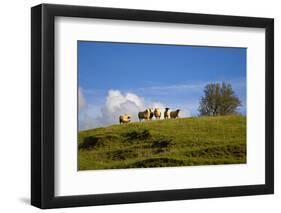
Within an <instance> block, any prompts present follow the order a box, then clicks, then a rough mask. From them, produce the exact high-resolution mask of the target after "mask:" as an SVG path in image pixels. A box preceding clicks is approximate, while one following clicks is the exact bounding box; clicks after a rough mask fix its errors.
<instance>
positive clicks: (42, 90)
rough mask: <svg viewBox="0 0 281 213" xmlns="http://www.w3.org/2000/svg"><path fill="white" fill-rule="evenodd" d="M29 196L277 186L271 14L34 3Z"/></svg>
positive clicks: (205, 194) (179, 195) (47, 202)
mask: <svg viewBox="0 0 281 213" xmlns="http://www.w3.org/2000/svg"><path fill="white" fill-rule="evenodd" d="M31 41H32V42H31V43H32V44H31V50H32V54H31V58H32V63H31V72H32V73H31V76H32V79H31V82H32V85H31V88H32V92H31V93H32V94H31V95H32V103H31V105H32V118H31V120H32V140H31V148H32V150H31V153H32V155H31V203H32V205H34V206H37V207H39V208H59V207H74V206H89V205H105V204H122V203H137V202H153V201H169V200H182V199H197V198H214V197H226V196H245V195H259V194H272V193H273V191H274V152H273V145H274V144H273V139H274V21H273V19H270V18H256V17H238V16H222V15H209V14H193V13H177V12H164V11H148V10H129V9H113V8H101V7H86V6H67V5H51V4H42V5H38V6H35V7H33V8H32V9H31Z"/></svg>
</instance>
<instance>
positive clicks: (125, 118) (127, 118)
mask: <svg viewBox="0 0 281 213" xmlns="http://www.w3.org/2000/svg"><path fill="white" fill-rule="evenodd" d="M130 122H131V116H129V115H127V114H124V115H120V116H119V123H120V124H122V123H123V124H125V123H130Z"/></svg>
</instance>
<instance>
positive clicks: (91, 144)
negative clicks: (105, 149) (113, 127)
mask: <svg viewBox="0 0 281 213" xmlns="http://www.w3.org/2000/svg"><path fill="white" fill-rule="evenodd" d="M100 146H103V143H102V141H101V140H100V138H98V137H95V136H89V137H85V138H84V140H83V142H82V143H81V144H79V149H92V148H95V147H100Z"/></svg>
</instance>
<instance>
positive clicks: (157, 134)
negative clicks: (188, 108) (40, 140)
mask: <svg viewBox="0 0 281 213" xmlns="http://www.w3.org/2000/svg"><path fill="white" fill-rule="evenodd" d="M78 147H79V149H78V150H79V151H78V161H79V162H78V167H79V168H78V169H79V170H91V169H117V168H146V167H171V166H193V165H214V164H238V163H246V117H245V116H218V117H191V118H178V119H169V120H152V121H144V122H141V123H140V122H136V123H130V124H122V125H112V126H108V127H105V128H96V129H92V130H86V131H81V132H79V138H78Z"/></svg>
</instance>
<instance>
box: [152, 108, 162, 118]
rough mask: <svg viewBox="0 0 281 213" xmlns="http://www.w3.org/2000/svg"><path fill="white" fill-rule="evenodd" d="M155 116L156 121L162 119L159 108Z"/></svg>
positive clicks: (156, 109)
mask: <svg viewBox="0 0 281 213" xmlns="http://www.w3.org/2000/svg"><path fill="white" fill-rule="evenodd" d="M154 116H155V118H156V119H160V118H161V110H160V109H159V108H155V110H154Z"/></svg>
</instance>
